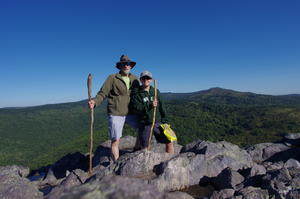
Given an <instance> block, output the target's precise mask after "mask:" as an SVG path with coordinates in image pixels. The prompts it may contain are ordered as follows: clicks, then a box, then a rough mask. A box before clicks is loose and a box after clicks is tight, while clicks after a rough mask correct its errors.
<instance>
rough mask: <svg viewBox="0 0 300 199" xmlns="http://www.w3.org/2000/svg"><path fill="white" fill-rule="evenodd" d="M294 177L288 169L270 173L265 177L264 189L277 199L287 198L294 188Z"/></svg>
mask: <svg viewBox="0 0 300 199" xmlns="http://www.w3.org/2000/svg"><path fill="white" fill-rule="evenodd" d="M291 181H292V176H291V175H290V172H289V170H288V169H286V168H282V169H279V170H274V171H268V172H267V174H266V175H265V176H263V183H262V188H263V189H267V190H268V191H269V193H270V194H272V195H275V197H276V198H286V195H287V193H288V192H289V191H291V190H292V189H293V188H292V186H291Z"/></svg>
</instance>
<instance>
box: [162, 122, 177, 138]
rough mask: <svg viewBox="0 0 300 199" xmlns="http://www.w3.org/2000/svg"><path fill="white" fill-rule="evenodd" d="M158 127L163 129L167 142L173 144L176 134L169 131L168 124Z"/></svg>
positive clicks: (169, 126)
mask: <svg viewBox="0 0 300 199" xmlns="http://www.w3.org/2000/svg"><path fill="white" fill-rule="evenodd" d="M160 127H161V128H162V129H163V132H164V134H165V136H166V137H167V139H168V140H169V141H171V142H173V141H176V140H177V137H176V134H175V132H174V131H173V130H172V129H171V125H170V124H161V125H160Z"/></svg>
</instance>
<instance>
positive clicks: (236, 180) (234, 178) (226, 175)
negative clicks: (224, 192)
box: [213, 168, 244, 190]
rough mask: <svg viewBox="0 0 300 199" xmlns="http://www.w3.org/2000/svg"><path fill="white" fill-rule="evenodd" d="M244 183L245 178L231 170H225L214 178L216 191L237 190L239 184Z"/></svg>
mask: <svg viewBox="0 0 300 199" xmlns="http://www.w3.org/2000/svg"><path fill="white" fill-rule="evenodd" d="M243 181H244V177H243V176H242V175H241V174H239V173H238V172H237V171H234V170H232V169H230V168H226V169H224V170H223V171H222V172H221V173H220V174H219V175H218V176H217V177H215V178H214V180H213V184H214V186H215V188H216V189H218V190H221V189H235V188H236V186H237V185H238V184H241V183H242V182H243Z"/></svg>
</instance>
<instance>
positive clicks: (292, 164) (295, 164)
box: [284, 159, 300, 168]
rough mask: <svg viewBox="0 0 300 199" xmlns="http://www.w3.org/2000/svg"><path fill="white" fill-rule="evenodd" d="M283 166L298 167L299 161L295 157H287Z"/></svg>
mask: <svg viewBox="0 0 300 199" xmlns="http://www.w3.org/2000/svg"><path fill="white" fill-rule="evenodd" d="M284 167H285V168H300V163H299V162H298V161H297V160H295V159H289V160H288V161H286V162H285V163H284Z"/></svg>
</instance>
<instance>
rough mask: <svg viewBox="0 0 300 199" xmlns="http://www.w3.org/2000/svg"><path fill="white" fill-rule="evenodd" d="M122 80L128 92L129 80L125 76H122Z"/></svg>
mask: <svg viewBox="0 0 300 199" xmlns="http://www.w3.org/2000/svg"><path fill="white" fill-rule="evenodd" d="M122 79H123V80H124V82H125V84H126V87H127V90H129V86H130V79H129V77H127V76H122Z"/></svg>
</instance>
